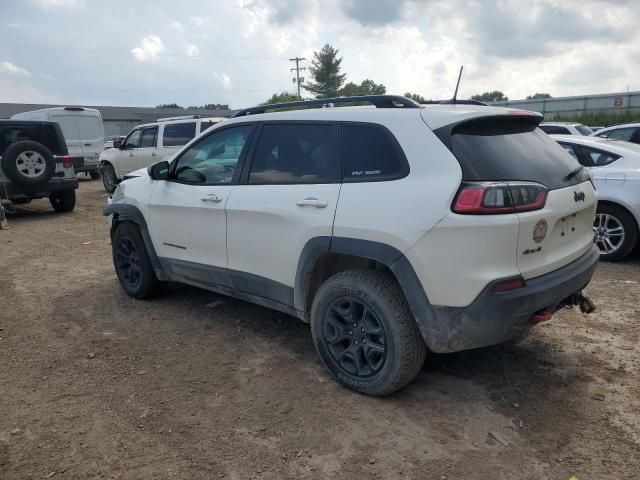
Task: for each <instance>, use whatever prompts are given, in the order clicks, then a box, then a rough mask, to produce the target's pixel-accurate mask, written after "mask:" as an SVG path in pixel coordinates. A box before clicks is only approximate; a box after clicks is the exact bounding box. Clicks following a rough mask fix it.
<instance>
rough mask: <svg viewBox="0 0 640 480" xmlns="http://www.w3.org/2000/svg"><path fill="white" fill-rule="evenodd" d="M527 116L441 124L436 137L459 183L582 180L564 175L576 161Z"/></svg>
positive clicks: (568, 182)
mask: <svg viewBox="0 0 640 480" xmlns="http://www.w3.org/2000/svg"><path fill="white" fill-rule="evenodd" d="M537 127H538V126H537V119H535V118H529V117H520V118H518V117H515V116H509V117H506V116H505V117H483V118H479V119H474V120H470V121H466V122H463V123H459V124H457V125H453V126H447V127H442V128H440V129H438V130H436V132H435V133H436V134H437V135H438V137H439V138H440V139H441V140H442V141H443V143H445V145H447V146H448V147H449V148H450V150H451V151H452V153H453V154H454V155H455V156H456V158H457V159H458V161H459V162H460V166H461V167H462V178H463V180H465V181H529V182H538V183H541V184H543V185H545V186H546V187H547V188H549V189H556V188H564V187H567V186H570V185H574V184H576V183H580V182H582V181H584V179H583V178H582V177H581V176H579V175H577V176H574V177H572V178H571V179H569V180H566V176H567V175H568V174H569V172H571V171H573V170H575V168H576V167H578V165H579V164H578V162H577V161H576V160H575V159H574V158H571V156H570V155H567V154H566V153H565V152H564V149H563V148H562V147H561V146H560V145H559V144H558V143H557V142H556V141H555V140H553V139H552V138H551V137H549V136H548V135H546V134H545V133H544V132H542V130H540V129H539V128H537Z"/></svg>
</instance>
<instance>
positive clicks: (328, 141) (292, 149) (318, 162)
mask: <svg viewBox="0 0 640 480" xmlns="http://www.w3.org/2000/svg"><path fill="white" fill-rule="evenodd" d="M335 135H336V127H335V126H334V125H331V124H284V123H282V124H280V123H278V124H265V125H264V126H263V127H262V130H261V132H260V138H259V139H258V142H257V144H256V148H255V150H254V154H253V161H252V162H251V170H250V172H249V183H253V184H282V183H332V182H337V181H339V180H340V170H339V167H338V161H337V160H338V159H337V158H336V155H335V152H334V145H335V143H336V142H335Z"/></svg>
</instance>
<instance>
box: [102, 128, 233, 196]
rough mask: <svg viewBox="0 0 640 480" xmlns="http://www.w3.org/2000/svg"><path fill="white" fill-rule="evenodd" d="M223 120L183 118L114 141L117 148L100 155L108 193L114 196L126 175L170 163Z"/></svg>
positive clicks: (103, 177)
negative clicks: (172, 156) (157, 164)
mask: <svg viewBox="0 0 640 480" xmlns="http://www.w3.org/2000/svg"><path fill="white" fill-rule="evenodd" d="M222 120H224V118H222V117H207V118H200V117H197V116H182V117H171V118H161V119H159V120H158V121H157V122H155V123H146V124H144V125H138V126H137V127H135V128H134V129H133V130H131V131H130V132H129V134H128V135H127V136H126V138H125V139H124V140H122V141H120V140H114V142H113V145H111V146H112V147H113V148H108V149H106V150H104V151H103V152H102V153H101V154H100V162H99V163H100V172H101V174H102V183H103V184H104V188H105V190H106V191H107V192H109V193H113V192H114V190H115V189H116V187H117V186H118V183H120V181H122V179H123V178H124V177H125V176H126V175H128V174H129V173H131V172H133V171H135V170H139V169H140V168H146V167H148V166H149V165H151V164H153V163H156V162H159V161H161V160H166V159H167V158H169V157H170V156H171V155H173V154H174V153H176V152H177V151H178V149H179V148H180V147H182V146H183V145H185V144H186V143H188V142H189V141H190V140H192V139H193V138H194V137H196V136H198V135H200V134H201V133H202V132H204V131H205V130H206V129H207V128H210V127H211V126H213V125H215V124H216V123H218V122H221V121H222Z"/></svg>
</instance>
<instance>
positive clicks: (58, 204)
mask: <svg viewBox="0 0 640 480" xmlns="http://www.w3.org/2000/svg"><path fill="white" fill-rule="evenodd" d="M49 202H50V203H51V206H52V207H53V209H54V210H55V211H56V212H60V213H66V212H71V211H73V209H74V208H75V206H76V191H75V190H65V191H63V192H52V193H50V194H49Z"/></svg>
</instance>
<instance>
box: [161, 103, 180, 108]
mask: <svg viewBox="0 0 640 480" xmlns="http://www.w3.org/2000/svg"><path fill="white" fill-rule="evenodd" d="M156 108H182V107H181V106H180V105H178V104H177V103H161V104H160V105H156Z"/></svg>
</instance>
